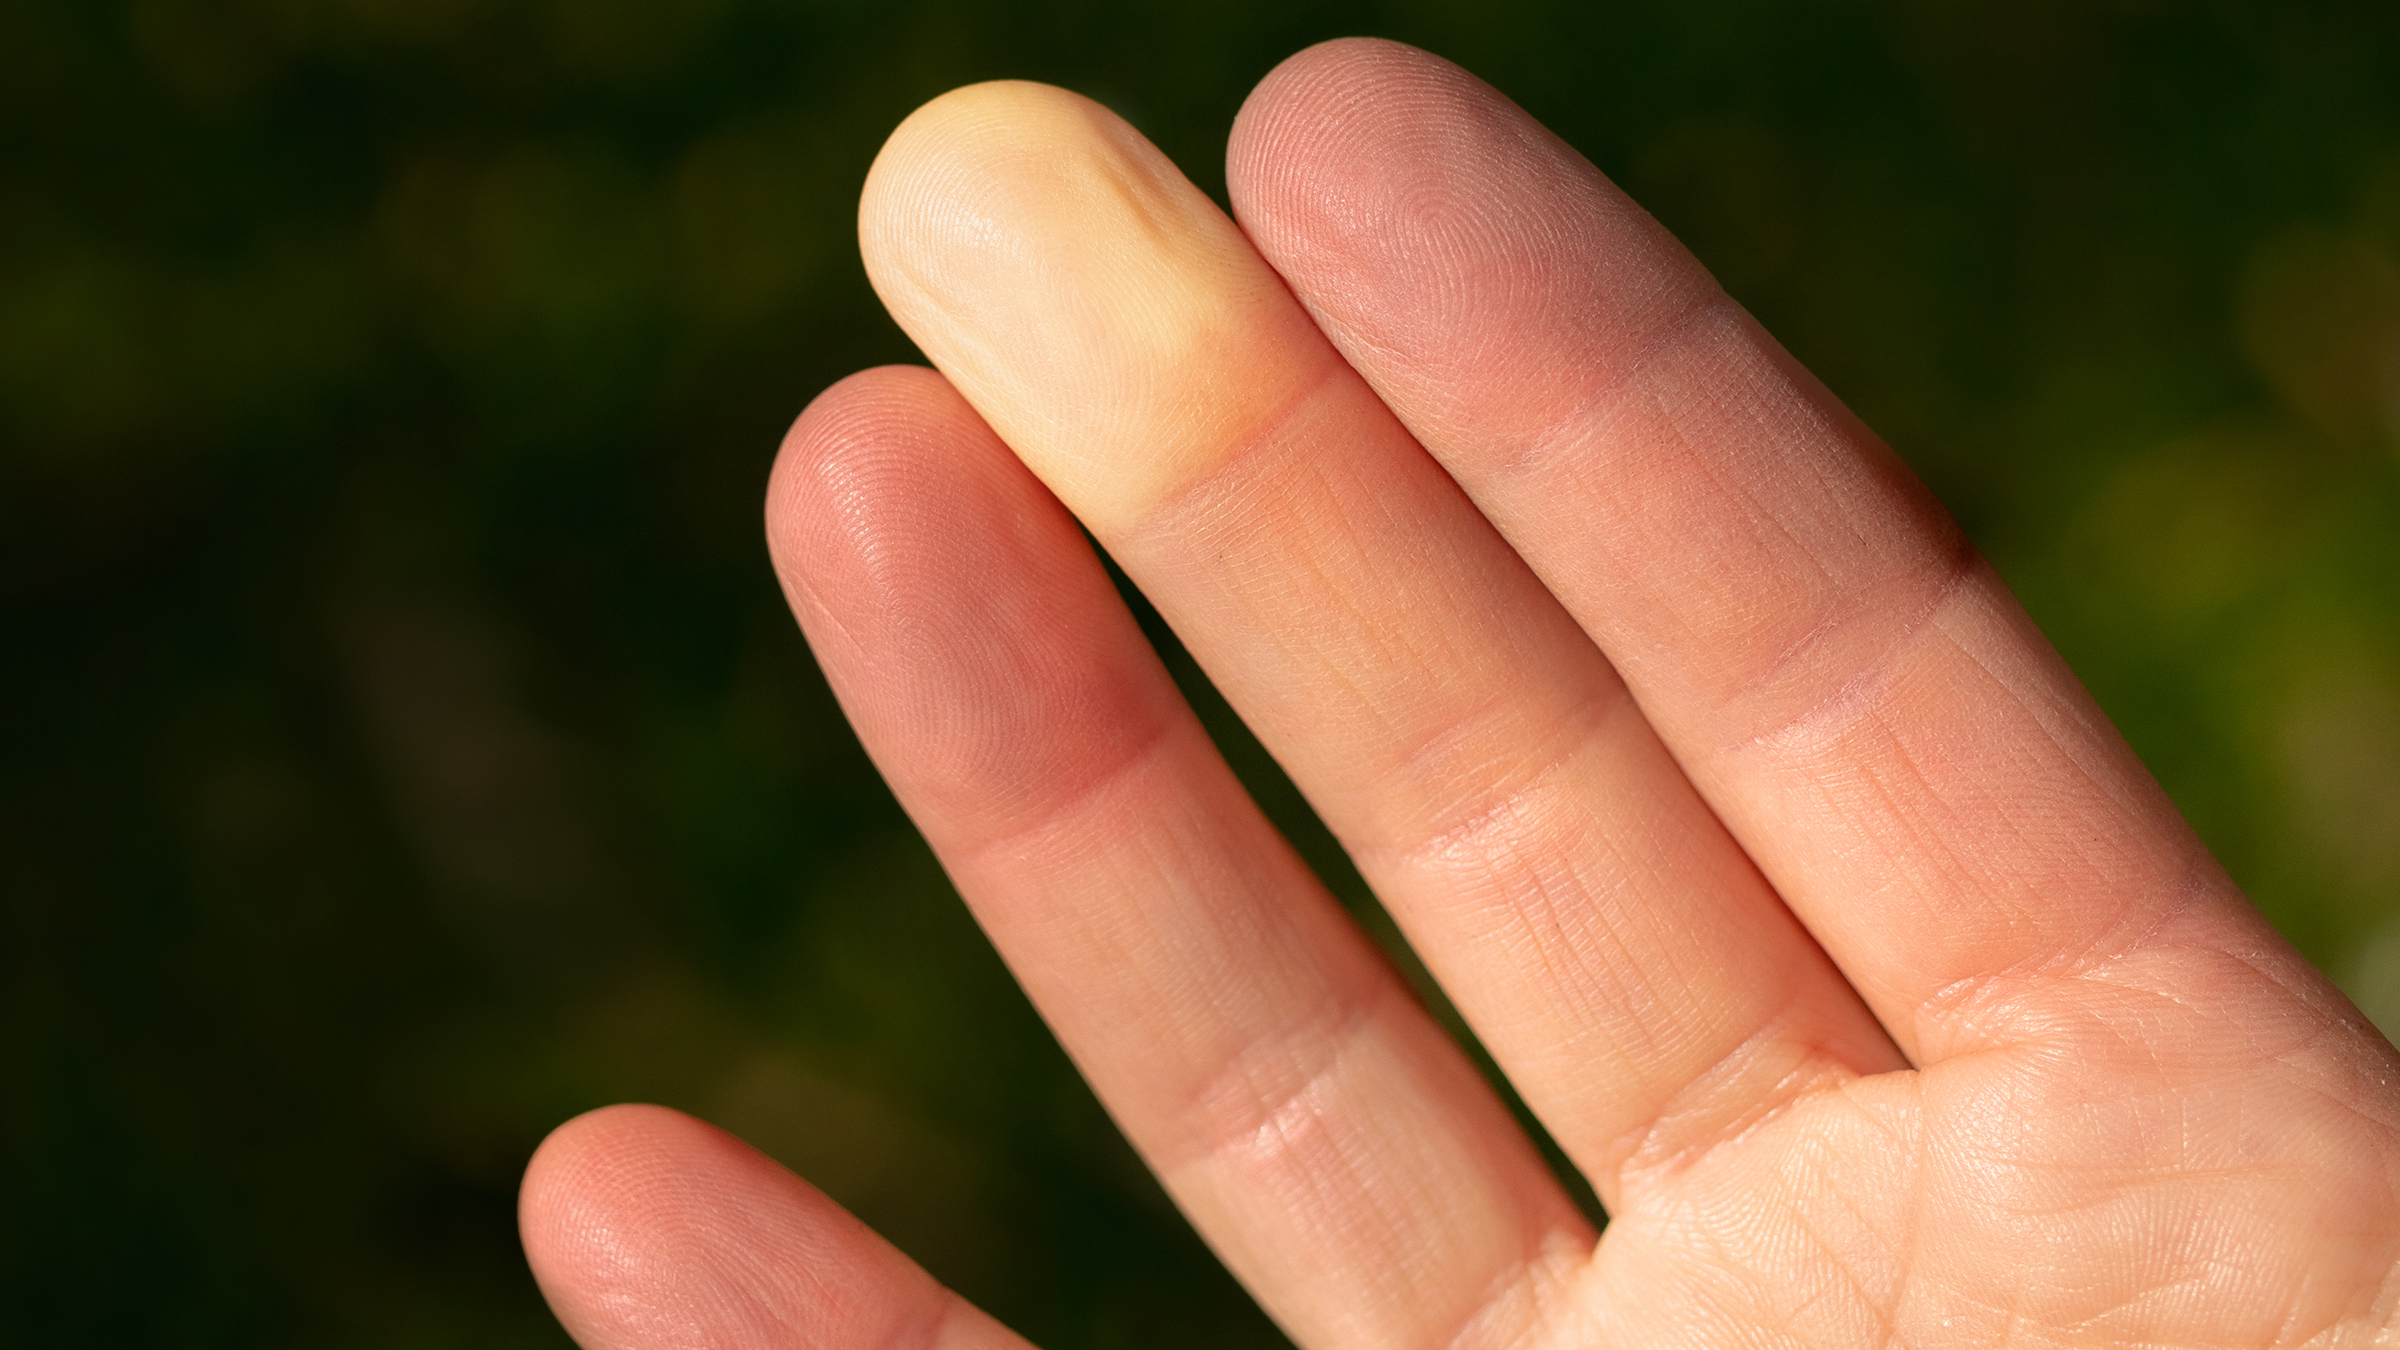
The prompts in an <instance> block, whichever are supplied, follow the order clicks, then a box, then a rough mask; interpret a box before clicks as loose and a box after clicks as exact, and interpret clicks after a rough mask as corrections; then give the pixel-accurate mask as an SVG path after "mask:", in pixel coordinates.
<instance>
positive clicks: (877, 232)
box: [859, 82, 1338, 538]
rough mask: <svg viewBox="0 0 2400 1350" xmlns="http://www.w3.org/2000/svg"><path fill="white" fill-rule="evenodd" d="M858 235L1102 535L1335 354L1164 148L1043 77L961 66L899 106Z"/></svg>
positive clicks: (902, 316) (945, 369)
mask: <svg viewBox="0 0 2400 1350" xmlns="http://www.w3.org/2000/svg"><path fill="white" fill-rule="evenodd" d="M859 241H860V246H861V249H862V250H863V252H864V253H865V255H866V262H867V275H868V277H869V278H870V279H871V280H872V281H873V282H874V284H875V290H876V293H877V294H879V295H880V296H882V297H883V301H884V303H885V304H886V305H887V306H889V307H890V309H891V311H892V314H893V315H894V316H895V317H896V318H897V319H898V320H899V322H900V325H901V327H902V328H903V329H905V330H906V331H907V333H908V335H909V336H910V337H911V338H913V339H914V340H915V341H916V343H917V345H918V346H919V347H920V348H922V349H923V350H924V352H925V354H926V355H927V356H928V357H930V358H931V359H932V361H933V364H934V365H935V366H936V367H938V368H939V369H940V370H941V371H942V373H943V374H945V375H947V376H949V377H950V380H951V382H952V383H953V384H955V385H956V386H957V387H958V389H959V391H960V392H961V393H963V394H965V395H966V397H967V401H968V402H970V403H972V404H973V405H974V406H975V409H976V411H977V412H980V413H981V414H982V415H983V417H984V419H985V420H986V421H988V422H990V423H991V425H992V428H993V430H995V431H997V432H999V433H1000V436H1001V438H1002V439H1003V440H1005V441H1007V442H1008V444H1009V446H1010V448H1012V449H1014V450H1015V451H1016V452H1017V454H1018V455H1019V456H1020V457H1021V458H1022V459H1024V461H1025V463H1026V465H1027V466H1028V467H1030V468H1031V469H1032V470H1033V471H1034V473H1035V474H1036V475H1037V476H1039V477H1040V478H1041V479H1042V481H1043V482H1044V483H1045V484H1047V485H1048V486H1049V488H1050V490H1051V491H1052V492H1054V493H1056V494H1058V497H1059V499H1060V500H1061V501H1063V502H1065V503H1066V504H1067V506H1068V508H1069V509H1070V510H1072V511H1074V513H1075V514H1076V515H1077V516H1079V517H1081V518H1082V520H1083V521H1084V523H1085V524H1086V525H1088V526H1090V527H1091V528H1092V529H1093V530H1094V531H1095V532H1096V533H1098V534H1100V535H1101V536H1102V537H1103V538H1106V537H1108V536H1109V535H1110V534H1112V533H1114V532H1116V531H1118V530H1121V529H1123V528H1125V527H1126V526H1127V525H1129V524H1130V523H1131V522H1132V521H1133V520H1134V519H1136V518H1137V517H1139V516H1140V515H1141V513H1142V512H1143V511H1144V510H1146V509H1147V508H1148V507H1150V506H1151V505H1153V504H1154V503H1156V502H1158V501H1160V500H1161V499H1163V498H1165V497H1167V496H1169V495H1171V494H1172V493H1174V492H1175V491H1176V490H1177V489H1178V488H1180V487H1182V486H1184V485H1185V484H1188V483H1190V482H1192V481H1194V480H1195V479H1198V478H1200V477H1202V476H1203V475H1205V474H1207V473H1208V472H1209V471H1210V470H1212V469H1214V468H1216V467H1217V466H1218V465H1219V464H1221V463H1222V462H1223V461H1224V459H1225V458H1226V457H1227V456H1228V455H1230V454H1231V453H1233V452H1234V451H1235V450H1236V449H1237V448H1238V447H1239V446H1240V445H1242V444H1243V443H1244V442H1245V441H1247V440H1248V439H1249V438H1250V437H1251V436H1252V435H1253V434H1254V433H1255V432H1256V431H1257V429H1259V428H1260V427H1261V426H1263V425H1265V424H1266V423H1268V422H1269V421H1270V420H1271V419H1273V418H1274V417H1275V416H1276V415H1277V414H1278V413H1279V412H1280V411H1281V410H1282V409H1284V408H1286V407H1288V406H1290V405H1291V404H1292V402H1293V401H1294V400H1296V399H1298V398H1300V397H1301V396H1303V395H1304V394H1305V393H1306V392H1307V391H1308V390H1309V389H1310V388H1312V387H1313V386H1315V385H1316V384H1318V383H1321V382H1322V381H1323V380H1324V378H1325V377H1326V375H1327V373H1328V372H1329V371H1331V370H1332V369H1333V367H1334V363H1335V362H1336V361H1337V360H1338V358H1336V357H1335V356H1334V354H1333V352H1332V349H1331V348H1330V347H1329V346H1327V345H1326V343H1325V341H1324V339H1323V338H1322V337H1321V336H1319V335H1318V333H1317V331H1316V329H1315V327H1314V326H1313V325H1312V324H1310V322H1309V320H1308V317H1307V316H1306V314H1304V313H1303V312H1302V311H1301V309H1300V307H1299V305H1298V303H1297V302H1295V301H1294V300H1293V299H1292V297H1291V294H1290V292H1288V291H1287V290H1285V289H1284V285H1283V282H1282V280H1281V279H1280V278H1279V277H1277V276H1276V275H1275V273H1274V272H1273V271H1272V270H1271V269H1269V268H1268V267H1267V265H1266V264H1265V263H1263V262H1261V261H1260V260H1259V257H1258V255H1257V253H1256V252H1254V251H1253V250H1252V249H1251V247H1250V243H1249V241H1248V240H1247V239H1245V238H1244V237H1243V236H1242V232H1241V231H1240V230H1239V229H1238V228H1237V227H1235V225H1234V223H1233V222H1232V221H1231V220H1228V219H1227V218H1226V217H1225V213H1224V212H1222V211H1220V210H1218V209H1217V206H1216V204H1215V203H1214V202H1211V201H1210V200H1209V199H1208V197H1207V196H1206V195H1205V194H1204V193H1202V192H1201V191H1200V190H1199V189H1198V188H1195V187H1193V186H1192V185H1191V183H1190V182H1189V181H1188V180H1186V179H1185V178H1184V176H1183V175H1182V173H1181V172H1179V171H1178V170H1177V169H1176V167H1175V165H1174V164H1173V163H1172V162H1170V161H1169V160H1168V159H1167V157H1166V156H1165V155H1163V154H1161V153H1159V151H1158V150H1157V149H1156V148H1155V147H1153V146H1152V145H1151V144H1150V143H1149V142H1148V141H1146V140H1144V139H1143V138H1142V136H1141V135H1140V133H1138V132H1136V131H1134V130H1133V128H1131V127H1129V126H1127V125H1126V124H1125V123H1124V121H1123V120H1122V119H1120V118H1119V117H1117V115H1116V114H1114V113H1112V112H1110V111H1108V110H1107V109H1106V108H1103V107H1101V106H1100V105H1099V104H1097V103H1094V102H1092V101H1091V100H1089V99H1086V98H1083V97H1080V96H1078V95H1075V94H1071V93H1068V92H1067V91H1065V90H1062V89H1055V88H1051V87H1049V86H1046V85H1037V84H1026V83H1020V82H1000V83H993V84H978V85H970V86H969V87H967V88H964V89H960V90H956V91H954V92H952V93H949V94H945V95H943V96H942V97H940V98H938V99H935V100H934V101H933V102H931V103H929V104H927V105H925V106H924V107H923V108H921V109H919V110H918V111H917V112H916V113H915V114H914V115H913V116H911V117H910V118H909V119H908V120H907V121H905V122H903V123H902V124H901V125H900V128H899V129H898V130H897V131H895V132H893V133H892V137H891V139H890V140H889V141H888V142H886V143H885V145H884V148H883V152H882V154H880V155H878V156H877V157H876V160H875V166H874V168H873V169H872V170H870V171H869V173H868V176H867V186H866V192H865V195H864V197H863V198H862V200H861V202H860V206H859Z"/></svg>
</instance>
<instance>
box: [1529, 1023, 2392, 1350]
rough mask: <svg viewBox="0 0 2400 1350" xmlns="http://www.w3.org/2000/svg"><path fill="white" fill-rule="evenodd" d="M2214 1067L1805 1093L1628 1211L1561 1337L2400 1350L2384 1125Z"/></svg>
mask: <svg viewBox="0 0 2400 1350" xmlns="http://www.w3.org/2000/svg"><path fill="white" fill-rule="evenodd" d="M2214 1030H2215V1031H2216V1032H2217V1033H2218V1034H2219V1035H2221V1036H2223V1037H2224V1038H2225V1039H2224V1040H2222V1041H2220V1042H2219V1045H2220V1047H2222V1046H2226V1045H2232V1044H2238V1043H2239V1042H2240V1039H2241V1035H2240V1031H2239V1030H2238V1029H2237V1028H2234V1027H2231V1026H2226V1025H2223V1024H2222V1023H2219V1025H2217V1026H2216V1027H2215V1028H2214ZM2253 1030H2255V1029H2253ZM2292 1048H2295V1049H2297V1048H2298V1047H2292ZM2212 1058H2215V1059H2217V1061H2218V1063H2216V1064H2215V1065H2213V1066H2209V1065H2202V1064H2191V1065H2186V1066H2180V1067H2181V1071H2178V1070H2177V1069H2176V1068H2168V1067H2165V1066H2158V1065H2141V1066H2119V1067H2117V1068H2116V1069H2114V1070H2109V1069H2101V1068H2097V1067H2096V1066H2093V1065H2091V1064H2089V1063H2082V1064H2079V1063H2077V1062H2076V1061H2075V1060H2074V1059H2073V1058H2072V1057H2064V1058H2062V1059H2061V1060H2060V1062H2058V1063H2056V1064H2053V1065H2051V1066H2048V1067H2047V1069H2045V1067H2044V1066H2041V1065H2038V1064H2027V1063H2024V1062H2015V1063H2008V1062H2000V1063H1973V1062H1970V1063H1954V1064H1947V1065H1944V1066H1942V1067H1940V1068H1936V1069H1932V1070H1928V1071H1926V1072H1925V1073H1923V1074H1921V1075H1903V1076H1893V1077H1890V1078H1885V1079H1878V1080H1867V1081H1862V1082H1860V1083H1858V1084H1855V1085H1853V1086H1852V1088H1851V1089H1849V1090H1848V1091H1843V1092H1838V1093H1834V1094H1828V1095H1827V1096H1826V1097H1823V1098H1820V1099H1817V1100H1812V1101H1809V1102H1806V1103H1804V1104H1802V1105H1801V1106H1800V1107H1798V1108H1797V1109H1795V1110H1794V1111H1792V1112H1791V1113H1790V1114H1788V1115H1786V1116H1784V1117H1782V1118H1780V1119H1778V1120H1777V1121H1775V1122H1773V1123H1772V1124H1771V1125H1769V1126H1768V1127H1767V1128H1765V1129H1762V1130H1761V1131H1759V1132H1758V1133H1757V1134H1756V1135H1754V1136H1752V1137H1749V1138H1746V1139H1743V1140H1741V1141H1739V1142H1738V1143H1736V1144H1734V1145H1732V1146H1730V1147H1728V1148H1726V1149H1724V1150H1722V1151H1721V1152H1720V1153H1719V1154H1717V1155H1712V1156H1711V1157H1709V1158H1707V1159H1705V1160H1703V1161H1702V1162H1700V1163H1699V1164H1698V1165H1697V1166H1695V1167H1694V1168H1692V1169H1691V1171H1690V1172H1688V1173H1687V1174H1684V1175H1682V1176H1678V1177H1676V1178H1674V1179H1672V1180H1671V1181H1668V1182H1666V1183H1665V1184H1662V1185H1661V1186H1659V1187H1658V1188H1657V1194H1656V1195H1655V1196H1650V1195H1644V1196H1641V1197H1639V1198H1638V1199H1635V1200H1634V1202H1633V1203H1632V1205H1631V1206H1630V1207H1629V1208H1628V1209H1627V1210H1626V1211H1625V1212H1624V1213H1622V1214H1620V1215H1619V1216H1618V1217H1617V1219H1616V1221H1615V1222H1614V1223H1612V1225H1611V1226H1610V1229H1609V1231H1608V1233H1607V1236H1606V1239H1605V1240H1604V1241H1603V1242H1602V1244H1601V1248H1600V1254H1599V1259H1597V1260H1596V1261H1594V1262H1593V1263H1592V1265H1591V1267H1590V1268H1589V1269H1588V1270H1587V1271H1585V1272H1582V1273H1581V1275H1580V1276H1579V1278H1580V1279H1581V1280H1582V1281H1583V1285H1582V1288H1581V1289H1580V1290H1579V1294H1580V1295H1581V1297H1580V1298H1579V1299H1578V1302H1579V1304H1580V1306H1581V1309H1582V1311H1583V1313H1584V1317H1585V1319H1586V1320H1585V1321H1583V1322H1582V1324H1580V1325H1577V1326H1574V1327H1573V1328H1572V1329H1571V1330H1569V1331H1568V1334H1566V1335H1565V1336H1564V1337H1562V1338H1560V1339H1558V1340H1557V1341H1556V1342H1555V1343H1556V1344H1560V1345H1579V1346H1580V1345H1595V1344H1616V1343H1620V1342H1621V1343H1626V1344H1643V1345H1657V1344H1674V1343H1677V1341H1676V1337H1675V1334H1674V1330H1675V1329H1676V1328H1678V1327H1689V1326H1692V1325H1694V1324H1695V1318H1698V1319H1703V1320H1704V1321H1705V1322H1706V1323H1709V1324H1714V1325H1718V1326H1725V1325H1733V1324H1745V1325H1748V1326H1752V1327H1757V1328H1761V1329H1765V1330H1767V1331H1768V1332H1769V1333H1770V1334H1769V1336H1768V1337H1767V1340H1768V1342H1769V1343H1786V1344H1799V1345H1881V1344H1897V1345H1922V1346H1952V1345H1972V1346H1982V1345H2027V1346H2047V1345H2143V1346H2151V1345H2174V1346H2204V1345H2205V1346H2223V1345H2256V1346H2266V1345H2324V1346H2337V1345H2368V1344H2387V1343H2388V1340H2379V1339H2378V1336H2379V1335H2381V1336H2383V1337H2386V1338H2388V1337H2389V1335H2390V1332H2389V1330H2388V1329H2385V1328H2388V1324H2389V1317H2390V1313H2391V1308H2392V1303H2391V1299H2392V1286H2391V1278H2392V1277H2391V1272H2392V1268H2393V1265H2394V1262H2395V1258H2396V1256H2400V1243H2396V1242H2395V1237H2394V1224H2393V1214H2394V1210H2393V1207H2392V1200H2391V1194H2390V1191H2389V1189H2388V1187H2387V1186H2386V1185H2384V1184H2382V1183H2380V1182H2366V1179H2367V1178H2373V1177H2378V1176H2380V1175H2382V1174H2383V1172H2384V1169H2385V1168H2386V1167H2387V1166H2388V1164H2387V1163H2386V1162H2385V1161H2384V1159H2386V1158H2388V1145H2387V1144H2386V1143H2385V1140H2384V1138H2383V1132H2382V1130H2381V1129H2380V1128H2377V1127H2374V1126H2369V1125H2365V1124H2364V1123H2362V1122H2360V1121H2359V1120H2357V1119H2356V1117H2355V1116H2352V1115H2351V1114H2350V1113H2349V1111H2348V1110H2347V1108H2344V1107H2342V1106H2339V1105H2337V1104H2334V1103H2331V1102H2328V1101H2326V1100H2325V1099H2324V1098H2323V1096H2322V1095H2321V1094H2322V1093H2323V1090H2324V1084H2323V1081H2322V1079H2321V1078H2320V1077H2319V1074H2318V1072H2317V1071H2316V1070H2314V1069H2309V1068H2300V1069H2297V1070H2295V1069H2294V1068H2292V1067H2289V1066H2284V1065H2270V1066H2268V1067H2263V1068H2262V1067H2259V1066H2258V1065H2256V1064H2253V1065H2251V1066H2248V1067H2247V1068H2246V1069H2232V1068H2231V1066H2230V1065H2229V1064H2227V1063H2226V1062H2225V1061H2226V1060H2229V1059H2231V1058H2233V1056H2231V1055H2218V1056H2213V1057H2212ZM2229 1069H2230V1070H2231V1072H2230V1073H2229V1072H2228V1070H2229ZM2295 1103H2297V1109H2287V1108H2290V1107H2292V1106H2294V1104H2295ZM2270 1115H2271V1116H2272V1117H2273V1119H2274V1123H2273V1124H2272V1125H2270V1126H2267V1127H2266V1128H2268V1129H2269V1130H2271V1131H2272V1133H2273V1135H2274V1138H2273V1139H2272V1141H2271V1142H2269V1141H2267V1140H2262V1139H2257V1138H2252V1139H2248V1140H2245V1139H2243V1138H2242V1137H2241V1135H2242V1134H2243V1133H2244V1132H2246V1131H2248V1130H2252V1129H2256V1128H2258V1127H2259V1126H2260V1125H2261V1124H2262V1122H2263V1120H2264V1118H2267V1117H2269V1116H2270ZM2212 1121H2213V1122H2214V1127H2213V1128H2212V1127H2211V1126H2210V1124H2209V1122H2212ZM1895 1138H1898V1139H1905V1140H1907V1141H1909V1142H1908V1144H1907V1145H1906V1146H1904V1147H1902V1148H1899V1149H1894V1148H1893V1147H1892V1146H1891V1140H1893V1139H1895ZM2236 1158H2248V1159H2251V1160H2252V1161H2249V1162H2246V1163H2241V1164H2235V1165H2230V1166H2229V1165H2227V1160H2232V1159H2236ZM2212 1160H2214V1161H2212ZM2362 1182H2366V1184H2363V1185H2362V1184H2361V1183H2362ZM1728 1212H1738V1213H1742V1214H1744V1215H1745V1216H1746V1219H1745V1222H1744V1223H1743V1224H1741V1225H1739V1226H1729V1225H1727V1224H1725V1223H1723V1222H1722V1221H1721V1220H1720V1219H1717V1218H1716V1217H1715V1216H1719V1215H1723V1214H1725V1213H1728ZM1656 1291H1672V1292H1670V1293H1668V1294H1667V1296H1665V1297H1660V1296H1658V1293H1657V1292H1656ZM1612 1326H1615V1327H1623V1328H1626V1329H1627V1330H1632V1331H1635V1333H1636V1334H1632V1335H1630V1336H1623V1337H1620V1338H1618V1339H1611V1338H1609V1337H1607V1336H1605V1335H1602V1334H1597V1333H1598V1332H1599V1331H1600V1329H1603V1328H1609V1327H1612ZM1698 1343H1712V1342H1711V1338H1708V1337H1702V1338H1699V1341H1698ZM1714 1343H1725V1344H1738V1343H1744V1342H1743V1340H1742V1338H1740V1337H1737V1336H1731V1335H1728V1336H1725V1337H1723V1338H1722V1340H1721V1341H1716V1342H1714Z"/></svg>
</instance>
